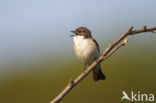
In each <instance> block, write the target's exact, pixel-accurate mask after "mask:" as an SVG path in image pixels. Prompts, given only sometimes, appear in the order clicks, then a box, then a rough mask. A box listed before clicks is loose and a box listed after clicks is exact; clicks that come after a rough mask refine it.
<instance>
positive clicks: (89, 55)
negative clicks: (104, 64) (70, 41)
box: [74, 36, 99, 64]
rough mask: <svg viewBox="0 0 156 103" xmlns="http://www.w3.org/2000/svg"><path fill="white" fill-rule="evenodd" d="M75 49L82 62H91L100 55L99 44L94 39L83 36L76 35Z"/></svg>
mask: <svg viewBox="0 0 156 103" xmlns="http://www.w3.org/2000/svg"><path fill="white" fill-rule="evenodd" d="M74 51H75V54H76V56H77V57H78V58H79V59H80V61H81V62H82V63H85V64H91V63H92V62H93V61H94V60H95V59H96V58H98V57H99V51H98V48H97V45H96V44H95V43H94V42H93V40H92V39H84V37H83V36H74Z"/></svg>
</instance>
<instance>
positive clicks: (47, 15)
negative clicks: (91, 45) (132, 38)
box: [0, 0, 156, 65]
mask: <svg viewBox="0 0 156 103" xmlns="http://www.w3.org/2000/svg"><path fill="white" fill-rule="evenodd" d="M155 4H156V1H155V0H141V1H139V0H1V1H0V64H1V65H2V64H7V63H8V61H10V60H11V61H12V60H16V59H24V58H27V59H30V58H31V57H32V56H40V55H42V54H43V55H44V54H48V53H49V55H56V54H58V52H59V53H60V52H61V51H66V50H68V49H70V52H73V51H72V39H71V38H70V37H69V35H71V33H70V32H69V31H71V30H73V29H75V28H77V27H79V26H86V27H88V28H89V29H91V31H92V33H93V36H94V37H95V38H97V39H98V41H100V40H101V41H102V40H103V39H104V38H106V40H107V38H115V37H117V36H114V33H115V32H116V31H117V32H118V33H120V32H121V33H122V31H123V30H125V29H127V28H128V27H129V26H131V25H133V26H135V27H138V28H139V27H141V26H143V25H145V24H147V25H149V26H155V25H156V20H155V18H156V11H155V10H156V6H155ZM94 34H96V35H94Z"/></svg>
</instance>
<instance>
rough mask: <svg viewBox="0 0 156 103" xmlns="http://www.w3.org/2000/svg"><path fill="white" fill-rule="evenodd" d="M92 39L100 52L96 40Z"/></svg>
mask: <svg viewBox="0 0 156 103" xmlns="http://www.w3.org/2000/svg"><path fill="white" fill-rule="evenodd" d="M92 40H93V42H94V43H95V44H96V46H97V48H98V51H99V52H100V48H99V45H98V43H97V42H96V40H95V39H93V38H92Z"/></svg>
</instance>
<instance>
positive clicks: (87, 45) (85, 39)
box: [71, 27, 106, 81]
mask: <svg viewBox="0 0 156 103" xmlns="http://www.w3.org/2000/svg"><path fill="white" fill-rule="evenodd" d="M71 32H72V33H73V35H71V37H73V42H74V46H73V48H74V52H75V54H76V56H77V58H78V59H79V60H80V61H81V62H82V63H83V64H84V72H85V70H86V65H91V64H92V63H93V62H94V61H95V60H96V59H97V58H98V57H99V56H100V48H99V45H98V43H97V42H96V40H95V39H94V38H93V37H92V34H91V31H90V30H89V29H88V28H86V27H78V28H77V29H75V30H74V31H71ZM92 73H93V80H94V81H98V80H105V79H106V76H105V75H104V73H103V72H102V70H101V67H100V63H98V64H97V65H96V66H95V67H94V68H93V70H92Z"/></svg>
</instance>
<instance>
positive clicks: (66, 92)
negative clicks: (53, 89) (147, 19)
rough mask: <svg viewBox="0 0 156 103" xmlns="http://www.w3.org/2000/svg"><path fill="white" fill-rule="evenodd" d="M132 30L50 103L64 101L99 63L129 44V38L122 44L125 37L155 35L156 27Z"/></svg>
mask: <svg viewBox="0 0 156 103" xmlns="http://www.w3.org/2000/svg"><path fill="white" fill-rule="evenodd" d="M132 29H133V27H132V26H131V27H129V28H128V29H127V31H126V32H125V33H123V34H122V35H121V36H120V37H118V38H117V39H116V40H115V41H114V42H113V43H110V44H109V45H108V47H107V48H106V49H105V50H104V52H103V53H102V54H101V56H100V57H99V58H98V59H97V60H96V61H94V62H93V63H92V64H91V65H90V66H89V67H88V68H87V69H86V72H82V73H81V74H80V75H79V76H78V77H77V78H76V79H75V80H70V81H69V83H68V85H67V86H66V87H65V89H64V90H63V91H61V92H60V94H59V95H58V96H57V97H55V98H54V99H53V100H52V101H51V102H50V103H58V102H59V101H60V100H62V99H63V98H64V96H65V95H66V94H68V92H70V90H71V89H72V88H73V87H75V86H76V85H77V84H78V83H79V82H80V81H81V80H83V78H85V77H86V76H87V75H88V74H89V72H91V71H92V70H93V68H94V67H95V66H96V65H97V64H98V63H99V62H102V61H103V60H105V59H107V58H108V57H110V56H111V55H112V54H113V53H114V52H115V51H116V50H118V49H119V48H120V47H122V46H124V45H126V44H127V43H128V39H127V38H126V39H125V40H124V41H123V42H122V43H120V42H121V41H122V40H123V39H124V38H125V37H127V36H128V35H134V34H138V33H143V32H152V33H155V32H154V30H156V27H153V28H146V25H145V26H144V27H142V28H141V29H140V30H134V31H132ZM119 43H120V44H119ZM118 44H119V45H118Z"/></svg>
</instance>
